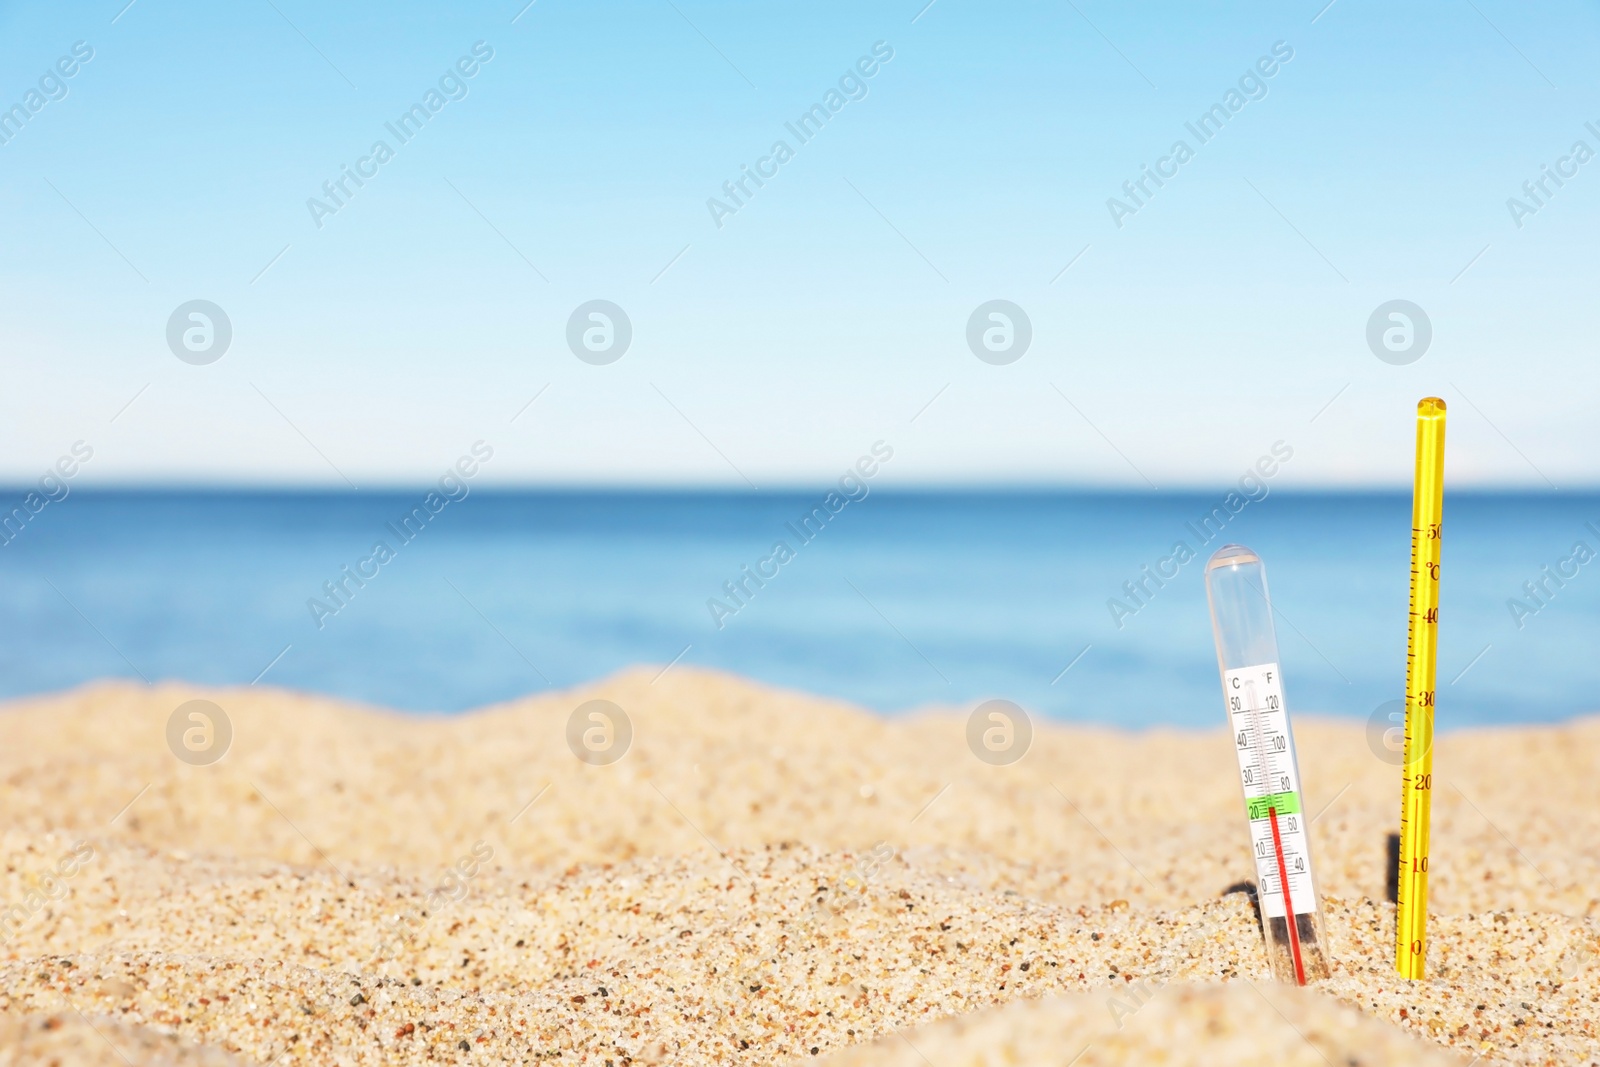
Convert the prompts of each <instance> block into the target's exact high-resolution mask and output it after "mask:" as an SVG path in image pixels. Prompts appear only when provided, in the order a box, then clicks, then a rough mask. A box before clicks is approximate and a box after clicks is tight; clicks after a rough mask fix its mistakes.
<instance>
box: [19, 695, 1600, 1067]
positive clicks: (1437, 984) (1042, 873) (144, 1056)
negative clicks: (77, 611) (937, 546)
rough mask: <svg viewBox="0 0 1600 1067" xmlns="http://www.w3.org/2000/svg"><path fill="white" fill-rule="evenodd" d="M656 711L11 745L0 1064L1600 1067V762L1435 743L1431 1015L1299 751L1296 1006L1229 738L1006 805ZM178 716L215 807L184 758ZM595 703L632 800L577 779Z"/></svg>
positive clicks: (895, 761) (1370, 793)
mask: <svg viewBox="0 0 1600 1067" xmlns="http://www.w3.org/2000/svg"><path fill="white" fill-rule="evenodd" d="M656 674H657V672H656V670H653V669H652V670H639V671H630V672H627V673H624V674H622V675H619V676H617V677H614V678H611V679H608V680H606V681H604V682H602V683H599V684H596V685H594V686H592V687H588V688H586V689H584V690H583V691H582V692H569V693H560V694H547V695H541V696H539V697H535V698H529V699H526V700H522V701H518V702H516V703H513V704H509V705H504V706H499V707H495V708H489V709H484V710H481V711H478V712H474V713H471V714H469V715H465V716H454V717H450V718H436V719H434V718H418V717H414V716H401V715H397V714H394V713H389V712H384V711H382V710H378V709H369V708H361V707H356V706H352V705H349V704H344V703H339V702H335V701H331V700H325V699H320V698H315V697H309V696H304V695H299V694H293V693H285V692H281V691H272V690H264V689H241V690H214V691H201V690H196V689H192V688H188V687H182V686H176V685H160V686H155V687H148V688H147V687H142V686H128V685H122V684H116V685H110V684H106V685H95V686H91V687H87V688H84V689H79V690H74V691H72V692H69V693H65V694H60V695H56V696H51V697H48V698H41V699H34V700H27V701H21V702H15V703H13V704H11V705H9V706H7V707H6V708H5V709H4V710H3V711H0V716H3V718H0V721H3V722H4V724H5V728H6V731H7V732H6V738H7V742H8V743H7V744H6V745H5V746H4V748H3V750H0V802H3V804H4V811H5V813H6V816H7V817H6V820H5V823H4V829H3V831H0V848H3V850H4V854H5V860H6V871H5V877H4V881H3V882H0V890H3V900H0V903H3V904H4V906H5V907H7V908H9V909H10V910H9V911H7V912H6V913H5V914H4V916H3V918H0V936H3V938H4V940H3V941H0V1064H10V1063H18V1064H21V1063H30V1064H32V1063H52V1062H54V1063H61V1064H80V1063H82V1064H99V1063H105V1064H124V1063H139V1064H143V1063H152V1064H156V1063H160V1064H166V1063H171V1064H252V1063H253V1064H263V1065H264V1064H283V1065H287V1064H322V1063H330V1064H380V1063H382V1064H388V1063H400V1064H409V1063H438V1062H445V1063H457V1062H459V1063H471V1062H490V1063H528V1064H533V1063H557V1064H562V1063H564V1064H592V1065H595V1067H600V1065H605V1064H610V1065H611V1067H621V1065H624V1064H685V1065H693V1064H704V1063H726V1064H734V1063H749V1064H767V1063H784V1062H788V1061H790V1060H796V1061H799V1062H806V1063H821V1062H827V1063H840V1064H843V1063H849V1064H874V1065H879V1064H883V1065H887V1064H907V1065H929V1064H931V1065H933V1067H960V1065H969V1064H1001V1063H1017V1064H1021V1063H1028V1064H1039V1063H1059V1064H1063V1065H1065V1064H1068V1063H1073V1062H1075V1063H1076V1064H1078V1065H1079V1067H1090V1065H1095V1064H1111V1063H1139V1064H1145V1063H1174V1064H1176V1063H1195V1064H1199V1063H1217V1062H1228V1063H1232V1064H1238V1065H1248V1064H1256V1063H1260V1064H1268V1063H1271V1064H1299V1063H1306V1064H1320V1063H1329V1064H1337V1065H1340V1067H1345V1065H1352V1064H1379V1063H1382V1064H1410V1063H1416V1064H1432V1063H1457V1064H1469V1063H1472V1062H1474V1061H1476V1062H1478V1063H1516V1064H1536V1063H1537V1064H1545V1063H1549V1064H1557V1063H1560V1064H1574V1063H1594V1064H1600V1031H1597V1027H1600V991H1597V986H1596V982H1597V979H1600V899H1597V898H1600V833H1597V831H1600V776H1596V775H1595V774H1594V769H1595V767H1596V765H1597V763H1600V720H1580V721H1577V722H1574V723H1571V724H1568V725H1564V726H1560V727H1541V728H1525V729H1501V730H1475V731H1460V732H1452V733H1447V734H1445V735H1443V736H1442V737H1441V739H1440V741H1439V743H1438V747H1437V752H1436V756H1435V759H1436V764H1435V776H1436V782H1437V788H1436V794H1435V799H1434V844H1433V848H1432V855H1433V857H1434V858H1433V866H1432V880H1433V886H1432V893H1433V907H1432V916H1433V920H1432V921H1433V925H1432V946H1431V950H1430V977H1429V979H1428V980H1427V981H1424V982H1417V983H1413V982H1406V981H1403V980H1401V979H1399V978H1398V977H1397V976H1395V974H1394V973H1393V967H1392V961H1391V953H1392V937H1393V923H1394V911H1393V907H1392V905H1389V904H1386V903H1384V899H1385V881H1386V879H1385V875H1386V874H1387V843H1386V839H1387V835H1388V834H1389V833H1391V832H1392V831H1393V830H1394V828H1395V823H1396V821H1397V813H1398V795H1397V794H1398V770H1397V769H1396V768H1395V767H1394V766H1393V765H1392V764H1390V763H1386V762H1384V761H1383V760H1381V759H1379V758H1378V757H1377V756H1376V755H1374V753H1373V752H1372V750H1371V749H1369V747H1368V743H1367V740H1366V737H1365V731H1364V728H1363V725H1362V724H1360V723H1349V722H1342V721H1334V720H1317V719H1314V718H1310V717H1307V716H1304V715H1302V716H1301V717H1300V718H1299V720H1298V721H1297V724H1296V725H1297V740H1298V744H1299V748H1300V754H1301V761H1302V772H1303V775H1304V779H1305V793H1306V798H1307V806H1308V810H1309V811H1310V812H1311V813H1313V814H1314V815H1315V821H1314V822H1313V824H1312V841H1313V847H1314V849H1315V860H1316V863H1317V870H1318V876H1319V880H1320V882H1321V892H1322V896H1323V900H1324V909H1325V922H1326V929H1327V936H1328V941H1329V948H1330V952H1331V955H1332V958H1333V975H1332V977H1330V978H1329V979H1326V980H1324V981H1321V982H1318V983H1316V984H1315V985H1314V986H1312V987H1311V988H1309V989H1307V990H1294V989H1282V988H1280V987H1277V986H1275V985H1273V984H1272V980H1271V978H1270V975H1269V973H1268V971H1267V967H1266V960H1265V956H1264V952H1263V947H1262V943H1261V935H1260V932H1259V929H1258V927H1257V925H1256V918H1255V915H1254V912H1253V910H1252V908H1251V904H1250V900H1249V898H1248V896H1247V895H1246V894H1244V893H1242V892H1239V891H1237V890H1236V887H1237V886H1238V884H1239V883H1241V882H1246V881H1247V880H1248V879H1249V878H1250V877H1251V866H1250V861H1249V857H1248V855H1247V851H1246V849H1247V847H1248V846H1247V842H1246V838H1245V828H1244V821H1243V813H1242V802H1241V801H1240V799H1239V795H1238V784H1237V780H1236V778H1235V772H1234V771H1233V769H1232V758H1233V757H1232V754H1231V750H1230V749H1229V742H1228V739H1227V737H1226V736H1225V735H1224V733H1223V732H1222V730H1221V728H1220V724H1219V728H1218V729H1217V730H1215V731H1199V732H1182V731H1170V730H1161V731H1151V732H1141V733H1126V732H1120V731H1116V730H1112V729H1105V728H1090V727H1067V726H1061V725H1050V724H1046V723H1043V722H1037V721H1036V723H1035V736H1034V739H1033V743H1032V746H1031V748H1030V749H1029V751H1028V753H1027V755H1026V756H1025V757H1024V758H1023V759H1022V760H1021V761H1020V762H1018V763H1015V764H1013V765H1010V766H990V765H988V764H986V763H983V762H981V761H980V760H978V759H977V758H975V757H974V756H973V754H972V753H971V752H970V751H969V750H968V748H967V743H966V733H965V732H966V716H965V714H964V713H963V712H957V711H948V712H944V713H939V712H930V713H927V714H921V715H917V716H911V717H906V718H902V719H897V720H884V719H881V718H878V717H874V716H872V715H869V714H867V713H864V712H862V711H859V710H857V709H854V708H852V707H849V706H847V705H844V704H840V703H837V702H832V701H828V700H823V699H819V698H815V697H810V696H805V695H801V694H795V693H788V692H782V691H776V690H772V689H769V688H765V687H761V686H757V685H754V684H752V683H749V682H746V681H743V680H740V679H737V678H732V677H728V676H724V675H718V674H713V673H708V672H697V671H693V670H689V669H686V668H684V667H682V666H679V667H675V668H673V669H672V670H671V671H669V672H668V673H666V674H665V675H664V676H661V677H660V678H659V679H656ZM196 698H204V699H208V700H211V701H214V702H215V703H216V704H217V705H219V706H221V707H222V708H223V709H224V710H225V711H226V713H227V716H228V719H229V721H230V722H231V725H232V733H233V737H232V741H231V745H230V747H229V748H228V751H227V753H226V755H225V756H224V757H223V758H222V759H220V760H219V761H218V762H215V763H213V764H210V765H191V764H189V763H186V762H182V761H180V760H179V759H177V758H176V757H175V756H174V755H173V752H172V751H171V750H170V749H169V746H168V740H167V724H168V719H169V717H170V716H171V715H172V713H173V711H174V709H175V708H177V707H179V706H180V705H182V704H183V703H184V702H186V701H188V700H191V699H196ZM594 698H603V699H607V700H611V701H614V702H615V703H616V704H618V705H619V706H621V707H622V708H624V709H626V711H627V713H628V715H629V718H630V721H631V726H632V740H631V745H630V747H629V749H628V751H627V754H626V755H625V756H623V757H622V758H621V759H620V760H618V761H616V762H614V763H611V764H608V765H593V764H590V763H585V762H583V761H580V760H579V759H578V758H577V757H575V756H574V754H573V753H572V751H570V750H569V747H568V743H567V740H566V735H567V724H568V719H569V716H570V715H571V713H572V712H573V710H574V708H576V707H577V706H578V705H580V704H581V703H583V702H584V701H587V700H590V699H594ZM1441 717H1442V718H1443V717H1444V716H1443V713H1442V715H1441ZM1218 718H1219V719H1220V718H1221V714H1220V712H1219V713H1218ZM1552 801H1556V802H1558V803H1553V802H1552ZM1230 890H1233V891H1230ZM1074 1056H1077V1057H1078V1058H1077V1059H1076V1060H1075V1061H1074V1059H1073V1057H1074Z"/></svg>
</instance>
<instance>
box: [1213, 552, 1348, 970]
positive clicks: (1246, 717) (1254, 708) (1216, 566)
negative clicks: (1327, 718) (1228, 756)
mask: <svg viewBox="0 0 1600 1067" xmlns="http://www.w3.org/2000/svg"><path fill="white" fill-rule="evenodd" d="M1206 599H1207V600H1208V601H1209V602H1210V605H1211V631H1212V635H1213V636H1214V637H1215V639H1216V644H1217V665H1218V667H1219V668H1220V669H1221V672H1222V699H1223V704H1224V707H1225V709H1226V712H1227V721H1228V735H1229V738H1230V741H1231V743H1232V744H1233V748H1234V752H1235V754H1236V755H1237V757H1238V761H1239V781H1240V784H1241V785H1242V786H1243V787H1244V802H1245V810H1246V812H1247V813H1248V815H1249V821H1250V850H1251V855H1252V856H1253V857H1254V859H1255V865H1256V899H1257V902H1258V904H1259V906H1260V909H1261V926H1262V932H1263V933H1264V934H1265V935H1266V941H1267V961H1268V963H1269V964H1270V965H1271V967H1272V973H1273V975H1274V976H1275V977H1276V978H1277V979H1278V980H1279V981H1280V982H1293V983H1294V984H1296V985H1305V984H1306V982H1307V981H1308V980H1309V979H1312V978H1326V977H1327V976H1328V973H1329V972H1328V957H1327V952H1326V944H1325V939H1324V937H1323V932H1322V910H1321V908H1320V907H1319V906H1318V904H1317V887H1316V881H1315V879H1314V878H1313V877H1312V873H1311V847H1310V844H1311V842H1310V834H1309V833H1308V830H1309V827H1308V826H1307V823H1306V812H1305V805H1304V803H1303V802H1302V799H1301V796H1302V794H1301V791H1300V766H1299V763H1298V761H1297V760H1296V758H1295V747H1294V732H1293V730H1291V729H1290V726H1289V709H1288V707H1287V706H1286V705H1285V704H1284V700H1283V673H1282V671H1281V670H1280V669H1279V667H1278V638H1277V633H1276V631H1275V630H1274V628H1273V625H1272V602H1271V601H1270V600H1269V599H1268V596H1267V572H1266V568H1265V567H1264V566H1263V565H1262V563H1261V558H1260V557H1259V556H1257V555H1256V554H1255V553H1254V552H1252V551H1250V549H1248V548H1245V547H1244V546H1243V545H1224V546H1223V547H1222V548H1220V549H1218V550H1217V553H1216V555H1214V556H1212V557H1211V559H1210V561H1208V562H1207V563H1206Z"/></svg>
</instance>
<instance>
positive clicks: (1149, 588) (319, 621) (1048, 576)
mask: <svg viewBox="0 0 1600 1067" xmlns="http://www.w3.org/2000/svg"><path fill="white" fill-rule="evenodd" d="M26 491H27V489H26V487H19V488H16V489H12V490H5V491H0V501H12V503H8V504H7V505H6V506H7V507H11V506H13V505H17V506H20V505H21V502H22V500H23V496H24V494H25V493H26ZM863 491H865V490H864V488H863ZM462 492H465V493H466V495H464V496H458V495H456V496H454V498H453V497H452V496H447V495H441V494H440V492H439V489H438V487H433V488H432V489H430V488H429V487H426V486H419V487H418V488H416V489H396V490H386V491H382V492H373V491H370V490H369V491H363V492H359V493H357V492H341V493H335V492H305V491H279V490H249V491H243V490H241V491H222V490H181V491H179V490H139V491H134V490H125V491H123V490H119V491H111V490H94V489H83V488H79V489H73V490H72V491H71V492H70V493H69V494H68V495H66V496H65V497H63V498H62V499H59V500H53V501H50V502H48V503H47V504H45V506H44V507H43V508H42V509H41V510H39V511H38V512H37V513H33V512H31V511H28V513H27V517H26V518H25V519H17V518H16V517H15V516H16V513H15V512H12V513H11V515H12V518H11V519H10V520H8V522H7V523H6V524H5V525H4V532H3V543H0V697H8V698H11V697H21V696H25V695H31V694H38V693H46V692H51V691H56V690H61V689H65V688H69V687H72V686H78V685H82V684H84V683H87V682H90V681H93V680H96V679H104V678H123V679H131V680H134V681H140V680H143V681H146V682H151V683H154V682H158V681H161V680H167V679H178V680H183V681H187V682H192V683H197V684H201V685H207V686H248V685H258V686H270V687H276V688H286V689H293V690H303V691H310V692H315V693H324V694H332V695H334V696H337V697H342V698H348V699H351V700H355V701H361V702H366V703H369V704H374V705H380V706H384V707H391V708H398V709H404V710H407V711H413V712H418V713H455V712H460V711H464V710H466V709H470V708H474V707H478V706H482V705H485V704H491V703H494V702H497V701H504V700H509V699H513V698H516V697H519V696H523V695H526V694H529V693H538V692H542V691H546V690H565V689H570V688H573V687H578V686H582V685H584V684H586V683H590V682H593V681H595V680H597V679H602V678H604V677H606V676H607V675H610V674H613V673H614V672H617V671H620V670H622V669H624V668H627V667H632V666H637V665H646V667H645V669H647V670H648V671H649V672H650V674H651V676H652V677H656V676H657V675H658V674H660V673H661V672H670V671H675V670H676V671H683V670H689V669H704V668H711V669H715V670H718V671H725V672H732V673H735V674H739V675H743V676H746V677H749V678H752V679H756V680H759V681H761V682H764V683H769V684H771V685H775V686H781V687H786V688H790V689H795V690H803V691H806V692H810V693H818V694H824V695H827V696H830V697H837V698H841V699H844V700H848V701H852V702H854V703H856V704H859V705H861V706H863V707H866V708H869V709H872V710H874V711H876V712H880V713H883V714H885V715H895V714H901V713H905V712H908V711H912V710H916V709H920V708H926V707H930V706H938V707H944V708H955V709H958V710H967V709H971V708H973V707H975V706H976V705H977V704H978V703H980V702H982V701H986V700H991V699H1004V700H1010V701H1013V702H1015V703H1017V704H1019V705H1021V706H1022V707H1023V708H1025V709H1027V710H1028V711H1029V712H1030V713H1031V714H1034V715H1038V716H1043V717H1046V718H1050V719H1057V720H1070V721H1080V722H1093V723H1105V724H1113V725H1117V726H1124V727H1129V728H1146V727H1152V726H1162V725H1165V726H1178V727H1205V726H1212V725H1215V724H1218V723H1220V722H1222V716H1223V710H1222V700H1221V691H1220V685H1219V681H1218V672H1217V664H1216V658H1215V653H1214V651H1213V642H1212V634H1211V623H1210V618H1209V613H1208V611H1207V606H1206V598H1205V587H1204V566H1205V560H1206V558H1207V557H1208V556H1210V555H1211V553H1213V552H1214V551H1216V550H1217V549H1218V548H1220V547H1221V546H1222V545H1223V544H1226V543H1230V542H1236V543H1240V544H1245V545H1248V546H1250V547H1251V548H1253V549H1255V550H1256V552H1258V553H1259V554H1260V556H1261V557H1262V559H1263V561H1264V562H1265V564H1266V568H1267V577H1268V583H1269V587H1270V592H1271V597H1272V603H1273V608H1274V611H1275V615H1276V618H1277V629H1278V642H1279V659H1280V661H1281V665H1282V671H1283V677H1284V680H1285V694H1286V699H1287V701H1288V704H1289V706H1290V708H1291V709H1293V710H1295V711H1297V712H1299V713H1312V712H1315V713H1319V714H1327V715H1337V716H1346V717H1352V718H1360V719H1366V720H1372V719H1373V718H1374V717H1375V716H1376V715H1378V714H1379V712H1380V709H1382V708H1384V707H1385V706H1386V705H1387V704H1388V702H1390V701H1394V700H1397V699H1399V698H1400V697H1401V696H1402V695H1403V689H1404V682H1405V664H1406V620H1407V593H1408V590H1407V583H1408V579H1409V566H1410V565H1409V552H1410V537H1411V523H1410V518H1411V516H1410V506H1411V502H1410V496H1409V494H1408V493H1406V492H1340V493H1308V492H1291V491H1286V490H1282V489H1274V490H1273V491H1271V492H1270V493H1269V494H1267V495H1265V496H1263V497H1261V498H1259V499H1248V498H1244V497H1241V496H1239V495H1237V493H1236V492H1235V495H1233V496H1229V495H1228V491H1227V490H1225V489H1219V490H1217V491H1215V492H1199V491H1197V492H1192V493H1172V492H1166V493H1135V492H1087V491H1085V492H1077V491H1060V490H1051V491H1045V490H1039V491H1014V492H1012V491H1005V492H1001V491H994V492H967V491H942V492H906V491H890V490H883V489H874V490H871V491H870V492H866V495H864V496H856V497H855V498H851V497H850V496H845V495H841V494H840V493H839V491H838V487H832V488H831V489H830V488H829V487H819V488H818V489H816V490H809V491H808V490H794V491H784V492H761V493H755V492H749V493H744V492H699V491H612V490H604V491H602V490H595V491H579V490H573V491H526V492H522V491H517V492H513V491H492V490H489V489H482V488H475V489H472V490H470V491H469V492H468V491H466V490H465V489H463V490H462ZM430 493H431V494H432V495H431V496H430ZM830 493H831V494H832V495H830ZM35 502H36V503H37V498H36V500H35ZM24 510H25V511H27V509H26V508H24ZM1597 552H1600V495H1597V494H1575V493H1555V492H1551V493H1489V492H1455V493H1450V494H1448V495H1447V496H1446V500H1445V524H1444V546H1443V569H1442V572H1441V578H1440V592H1441V608H1440V621H1439V631H1438V632H1439V658H1438V670H1439V681H1438V697H1437V710H1436V715H1437V722H1438V725H1439V728H1440V729H1449V728H1452V727H1457V726H1478V725H1484V724H1503V723H1523V722H1549V721H1559V720H1562V719H1566V718H1569V717H1572V716H1576V715H1580V714H1584V713H1588V712H1593V711H1596V710H1600V691H1597V687H1596V683H1595V679H1596V670H1595V665H1596V661H1595V660H1593V659H1591V658H1590V657H1591V656H1594V655H1595V652H1596V641H1595V638H1596V635H1597V633H1600V626H1597V624H1600V562H1597V561H1596V560H1595V559H1594V556H1595V555H1596V553H1597Z"/></svg>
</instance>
